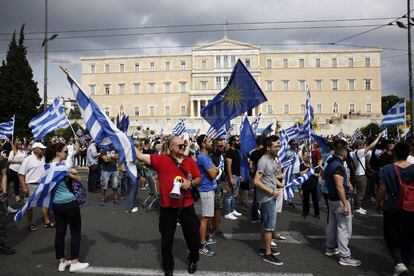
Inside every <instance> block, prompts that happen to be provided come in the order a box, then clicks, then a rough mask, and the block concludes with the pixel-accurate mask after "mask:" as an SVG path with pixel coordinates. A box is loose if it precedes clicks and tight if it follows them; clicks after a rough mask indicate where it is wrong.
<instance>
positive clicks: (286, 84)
mask: <svg viewBox="0 0 414 276" xmlns="http://www.w3.org/2000/svg"><path fill="white" fill-rule="evenodd" d="M283 91H289V81H288V80H284V81H283Z"/></svg>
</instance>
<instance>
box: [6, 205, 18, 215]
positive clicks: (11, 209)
mask: <svg viewBox="0 0 414 276" xmlns="http://www.w3.org/2000/svg"><path fill="white" fill-rule="evenodd" d="M17 211H19V210H17V209H14V208H12V207H10V206H7V213H8V214H16V213H17Z"/></svg>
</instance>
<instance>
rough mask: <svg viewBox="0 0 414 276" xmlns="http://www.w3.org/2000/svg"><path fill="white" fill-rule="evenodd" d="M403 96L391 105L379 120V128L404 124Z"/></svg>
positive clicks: (404, 108) (404, 107)
mask: <svg viewBox="0 0 414 276" xmlns="http://www.w3.org/2000/svg"><path fill="white" fill-rule="evenodd" d="M405 111H406V106H405V98H404V99H402V100H401V101H399V102H398V103H396V104H395V105H393V106H392V107H391V108H390V110H388V112H387V114H385V115H384V118H383V119H382V121H381V124H380V128H381V129H382V128H385V127H388V126H398V125H405Z"/></svg>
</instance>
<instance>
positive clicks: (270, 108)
mask: <svg viewBox="0 0 414 276" xmlns="http://www.w3.org/2000/svg"><path fill="white" fill-rule="evenodd" d="M267 114H273V105H271V104H268V105H267Z"/></svg>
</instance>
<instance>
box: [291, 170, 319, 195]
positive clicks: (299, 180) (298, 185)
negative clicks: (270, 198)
mask: <svg viewBox="0 0 414 276" xmlns="http://www.w3.org/2000/svg"><path fill="white" fill-rule="evenodd" d="M314 172H315V171H314V169H310V170H309V171H308V172H307V173H306V174H304V175H301V176H299V177H298V178H295V179H293V180H292V181H290V182H289V183H288V184H287V185H286V186H285V187H284V188H283V196H284V197H285V200H289V199H292V198H293V189H300V188H301V187H302V184H303V183H304V182H305V181H306V180H308V179H309V177H311V176H312V175H313V173H314Z"/></svg>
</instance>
